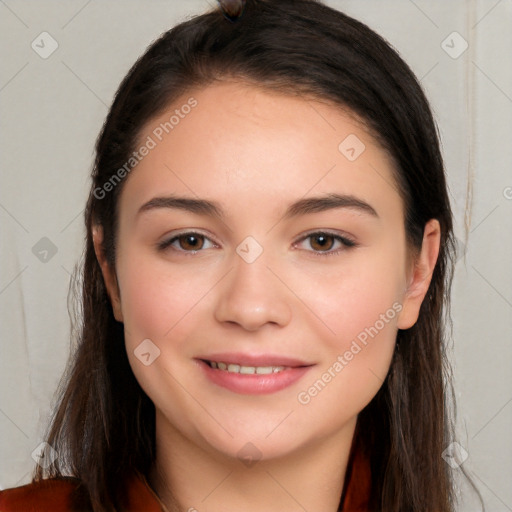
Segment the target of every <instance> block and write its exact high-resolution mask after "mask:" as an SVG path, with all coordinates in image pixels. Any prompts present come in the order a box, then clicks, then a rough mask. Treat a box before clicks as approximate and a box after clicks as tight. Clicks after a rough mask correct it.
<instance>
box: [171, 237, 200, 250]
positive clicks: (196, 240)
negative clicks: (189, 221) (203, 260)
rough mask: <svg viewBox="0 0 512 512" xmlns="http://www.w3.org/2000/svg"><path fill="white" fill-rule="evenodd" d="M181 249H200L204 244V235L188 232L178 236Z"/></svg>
mask: <svg viewBox="0 0 512 512" xmlns="http://www.w3.org/2000/svg"><path fill="white" fill-rule="evenodd" d="M177 240H178V243H179V246H180V249H183V250H184V251H199V250H200V249H202V248H203V245H204V236H202V235H197V234H194V233H187V234H184V235H180V236H179V237H177Z"/></svg>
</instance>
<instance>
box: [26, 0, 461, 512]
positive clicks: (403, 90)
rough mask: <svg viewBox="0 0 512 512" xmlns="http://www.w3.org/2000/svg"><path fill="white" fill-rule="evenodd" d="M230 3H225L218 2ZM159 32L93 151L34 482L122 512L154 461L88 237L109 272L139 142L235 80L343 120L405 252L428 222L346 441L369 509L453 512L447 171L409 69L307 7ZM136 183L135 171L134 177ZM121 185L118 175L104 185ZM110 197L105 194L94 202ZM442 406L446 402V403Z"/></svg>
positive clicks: (250, 12)
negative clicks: (320, 103) (55, 480)
mask: <svg viewBox="0 0 512 512" xmlns="http://www.w3.org/2000/svg"><path fill="white" fill-rule="evenodd" d="M231 3H232V4H237V2H231ZM238 3H239V4H241V5H243V4H244V3H245V6H243V7H244V9H243V13H242V12H238V14H237V12H236V5H235V6H234V7H233V6H232V8H231V9H230V10H227V9H226V10H225V11H224V12H223V11H222V10H221V9H219V8H217V9H213V10H211V11H210V12H207V13H206V14H203V15H200V16H196V17H194V18H192V19H190V20H188V21H186V22H184V23H181V24H179V25H177V26H176V27H174V28H173V29H171V30H169V31H168V32H166V33H164V34H163V35H162V36H161V37H160V38H159V39H158V40H157V41H156V42H154V43H153V44H152V45H151V46H150V47H149V49H148V50H147V51H146V52H145V53H144V55H142V57H140V58H139V60H138V61H137V62H136V63H135V64H134V66H133V67H132V69H131V70H130V71H129V73H128V75H127V76H126V77H125V78H124V80H123V81H122V83H121V85H120V87H119V89H118V91H117V93H116V96H115V99H114V102H113V104H112V107H111V109H110V112H109V114H108V116H107V119H106V121H105V124H104V126H103V128H102V131H101V133H100V135H99V137H98V140H97V144H96V159H95V165H94V170H93V173H92V181H93V182H92V186H91V192H90V196H89V199H88V203H87V208H86V212H85V225H86V229H87V239H86V247H85V253H84V258H83V263H82V265H81V267H80V274H79V276H78V279H77V282H78V283H79V285H80V287H81V303H80V306H81V307H80V310H79V316H80V319H79V322H80V323H79V328H78V329H77V334H78V336H77V346H76V350H75V352H74V353H73V354H72V356H71V358H70V363H69V365H68V370H67V372H66V375H65V376H64V378H63V381H62V383H61V386H60V394H59V398H58V399H59V406H58V408H57V409H56V411H55V414H54V417H53V419H52V423H51V425H50V429H49V434H48V436H47V442H48V443H49V444H50V445H51V446H53V448H55V449H56V450H57V451H58V453H59V458H58V459H57V460H56V461H55V463H54V464H53V465H52V466H50V468H49V469H48V470H46V471H45V470H43V469H42V468H41V467H37V468H36V470H35V472H34V479H41V478H44V477H56V476H62V475H71V476H75V477H77V478H79V479H80V480H81V482H82V484H83V491H84V494H85V495H86V496H87V498H88V499H89V500H90V503H91V508H92V509H93V510H94V511H95V512H107V511H112V510H115V509H117V508H119V507H120V504H121V503H122V496H123V493H124V488H123V484H124V482H125V480H126V478H127V477H129V476H131V475H133V474H134V473H136V472H139V473H141V474H143V475H147V474H148V473H149V471H150V469H151V467H152V465H153V463H154V460H155V408H154V405H153V403H152V402H151V400H150V399H149V397H148V396H147V395H146V394H145V393H144V391H143V390H142V389H141V387H140V386H139V384H138V383H137V381H136V379H135V377H134V375H133V373H132V371H131V368H130V365H129V363H128V358H127V356H126V349H125V345H124V333H123V325H122V324H120V323H118V322H117V321H116V320H115V318H114V315H113V312H112V308H111V304H110V301H109V298H108V296H107V292H106V288H105V284H104V281H103V277H102V274H101V271H100V267H99V264H98V261H97V259H96V256H95V252H94V247H93V241H92V227H93V225H95V224H97V225H101V226H102V228H103V232H104V250H105V254H106V257H107V261H108V262H109V264H110V265H112V267H113V268H115V255H116V233H117V228H116V226H117V219H118V213H119V212H118V210H117V204H118V199H119V194H120V193H121V191H122V189H123V181H122V180H121V181H120V183H119V184H117V186H114V187H105V185H106V184H107V183H109V182H110V183H112V181H111V180H112V178H113V176H114V175H116V172H117V170H118V169H121V168H123V166H125V165H126V162H127V161H128V160H129V158H130V155H131V154H132V152H133V151H134V149H135V147H136V143H137V138H138V135H139V133H140V130H141V128H142V127H143V126H144V125H145V124H146V123H147V122H148V121H150V120H151V119H152V118H154V117H155V116H157V115H158V114H159V113H161V112H162V111H163V109H165V108H166V107H167V106H168V105H169V104H170V103H172V102H173V101H175V100H176V99H177V98H179V97H180V96H182V95H183V94H184V93H186V92H187V91H190V90H192V89H193V88H197V87H205V86H207V85H208V84H210V83H212V82H214V81H215V80H222V79H224V78H227V77H234V78H237V79H240V80H244V81H247V82H250V83H253V84H256V85H258V86H261V87H266V88H269V89H272V90H278V91H282V92H284V93H286V94H298V95H301V94H304V95H308V97H315V98H318V99H323V100H328V101H329V102H331V103H332V104H334V105H337V106H339V107H343V108H345V109H347V108H348V109H349V111H351V112H353V113H354V114H355V115H356V116H358V118H360V119H361V120H363V122H364V123H365V125H366V126H367V128H368V130H369V131H370V132H371V133H372V134H373V135H374V137H375V138H376V139H377V140H378V141H379V142H380V144H381V145H382V146H383V147H384V148H385V150H387V152H388V153H389V154H390V155H391V157H392V159H393V161H394V164H395V173H396V176H395V179H396V183H397V186H398V189H399V191H400V194H401V197H402V199H403V202H404V207H405V212H406V213H405V228H406V234H407V241H408V244H409V246H410V247H411V251H413V252H414V251H415V250H418V249H419V248H420V247H421V243H422V236H423V230H424V227H425V224H426V223H427V221H428V220H430V219H433V218H435V219H438V221H439V223H440V226H441V247H440V253H439V258H438V261H437V264H436V267H435V270H434V274H433V277H432V281H431V284H430V288H429V290H428V293H427V295H426V297H425V300H424V302H423V304H422V307H421V310H420V315H419V318H418V321H417V323H416V324H415V325H414V326H413V327H411V328H410V329H407V330H400V331H399V332H398V336H397V344H396V350H395V353H394V357H393V360H392V363H391V367H390V370H389V373H388V375H387V377H386V379H385V382H384V383H383V385H382V387H381V389H380V390H379V392H378V393H377V395H376V396H375V397H374V399H373V400H372V401H371V403H370V404H369V405H368V406H367V407H366V408H365V409H364V410H363V411H362V412H361V413H360V414H359V417H358V424H357V430H356V435H357V439H358V442H359V443H360V445H361V447H362V449H363V450H364V451H365V452H366V454H367V455H368V457H369V459H370V463H371V474H372V489H371V508H372V510H379V511H384V512H403V511H414V512H420V511H425V512H427V511H428V512H432V511H436V512H451V511H452V510H453V506H454V490H453V483H452V479H451V475H450V469H449V467H448V465H447V464H446V463H445V461H444V460H443V458H442V452H443V450H444V449H445V448H446V447H447V445H448V444H449V443H450V441H451V440H452V437H453V426H452V425H453V418H452V416H451V415H450V414H449V409H448V403H449V402H450V400H448V397H449V396H453V392H452V388H451V374H450V368H449V365H448V361H447V357H446V352H445V350H446V347H445V343H446V339H445V338H446V336H445V325H446V324H447V320H448V319H449V315H448V309H447V306H448V297H449V292H450V286H451V279H452V266H453V262H454V257H453V256H454V250H455V246H454V238H453V234H452V214H451V209H450V203H449V198H448V194H447V186H446V181H445V172H444V167H443V161H442V157H441V152H440V148H439V141H438V135H437V130H436V126H435V123H434V120H433V118H432V114H431V110H430V108H429V104H428V102H427V100H426V98H425V95H424V93H423V91H422V89H421V87H420V85H419V83H418V81H417V80H416V78H415V77H414V75H413V73H412V71H411V70H410V68H409V67H408V66H407V65H406V64H405V63H404V61H403V60H402V59H401V58H400V57H399V56H398V54H397V53H396V52H395V51H394V50H393V49H392V48H391V47H390V45H389V44H388V43H386V41H385V40H384V39H382V38H381V37H380V36H379V35H377V34H376V33H375V32H373V31H372V30H370V29H369V28H368V27H367V26H366V25H364V24H362V23H360V22H359V21H356V20H354V19H352V18H350V17H348V16H346V15H345V14H343V13H341V12H339V11H336V10H334V9H331V8H329V7H327V6H325V5H323V4H322V3H320V2H318V1H315V0H280V1H271V0H247V1H246V2H238ZM134 171H135V172H136V169H134ZM117 175H118V177H119V175H120V173H117ZM106 190H108V192H105V191H106ZM450 393H451V395H450Z"/></svg>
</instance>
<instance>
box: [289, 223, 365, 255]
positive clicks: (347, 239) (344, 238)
mask: <svg viewBox="0 0 512 512" xmlns="http://www.w3.org/2000/svg"><path fill="white" fill-rule="evenodd" d="M313 235H328V236H332V237H333V238H334V239H335V240H337V241H339V242H340V243H341V244H342V248H339V249H335V250H328V251H315V250H307V249H304V250H305V251H306V252H310V253H312V254H313V255H315V256H330V255H336V254H339V253H340V252H343V251H346V250H348V249H352V248H354V247H357V245H358V243H357V242H356V240H355V239H354V238H353V237H352V236H351V235H347V234H340V233H339V232H337V231H331V230H329V229H315V230H312V231H309V232H307V233H303V234H302V235H301V236H300V237H299V238H298V239H297V240H296V241H295V242H294V246H295V245H297V244H298V243H300V242H303V241H304V240H306V239H308V238H310V237H312V236H313Z"/></svg>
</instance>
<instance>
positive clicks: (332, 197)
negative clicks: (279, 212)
mask: <svg viewBox="0 0 512 512" xmlns="http://www.w3.org/2000/svg"><path fill="white" fill-rule="evenodd" d="M335 208H348V209H351V210H358V211H359V212H361V213H366V214H368V215H371V216H372V217H375V218H377V219H378V218H379V215H378V213H377V211H376V210H375V208H374V207H373V206H371V205H370V204H368V203H367V202H366V201H363V200H362V199H359V198H358V197H355V196H352V195H345V194H328V195H326V196H320V197H310V198H307V199H300V200H299V201H296V202H295V203H292V204H291V205H290V206H289V207H288V209H287V210H286V212H285V214H284V217H283V218H284V219H290V218H291V217H297V216H299V215H307V214H308V213H319V212H324V211H327V210H333V209H335Z"/></svg>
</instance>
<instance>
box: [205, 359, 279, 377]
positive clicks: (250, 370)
mask: <svg viewBox="0 0 512 512" xmlns="http://www.w3.org/2000/svg"><path fill="white" fill-rule="evenodd" d="M208 363H209V365H210V366H211V367H212V368H215V369H219V370H224V371H228V372H230V373H241V374H242V375H254V374H257V375H269V374H271V373H279V372H282V371H283V370H285V369H287V367H286V366H241V365H239V364H232V363H231V364H227V363H222V362H216V361H208Z"/></svg>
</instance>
